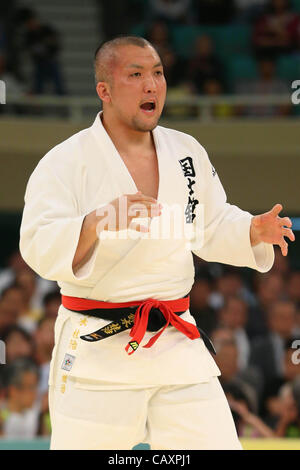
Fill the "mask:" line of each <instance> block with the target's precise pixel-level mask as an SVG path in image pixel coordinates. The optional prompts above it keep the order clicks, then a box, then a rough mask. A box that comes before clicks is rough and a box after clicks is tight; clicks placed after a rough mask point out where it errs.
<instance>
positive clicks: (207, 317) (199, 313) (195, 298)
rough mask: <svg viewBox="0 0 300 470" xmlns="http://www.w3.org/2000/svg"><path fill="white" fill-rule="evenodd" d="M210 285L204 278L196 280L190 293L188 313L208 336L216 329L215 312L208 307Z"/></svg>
mask: <svg viewBox="0 0 300 470" xmlns="http://www.w3.org/2000/svg"><path fill="white" fill-rule="evenodd" d="M211 289H212V287H211V283H210V281H209V280H208V279H207V278H206V277H202V278H196V279H195V282H194V285H193V288H192V290H191V293H190V312H191V314H192V315H193V317H194V318H195V320H196V323H197V325H198V326H199V327H200V328H202V329H203V330H204V331H205V333H207V334H208V335H210V333H211V332H212V330H214V329H215V328H216V325H217V317H216V311H215V310H214V309H213V308H212V307H211V306H210V305H209V297H210V294H211Z"/></svg>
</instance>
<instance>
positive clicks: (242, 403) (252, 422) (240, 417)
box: [224, 383, 274, 438]
mask: <svg viewBox="0 0 300 470" xmlns="http://www.w3.org/2000/svg"><path fill="white" fill-rule="evenodd" d="M224 392H225V395H226V398H227V400H228V403H229V406H230V409H231V412H232V416H233V419H234V423H235V426H236V429H237V433H238V436H239V437H251V438H255V437H274V432H273V430H272V429H271V428H270V427H269V426H267V425H266V424H265V423H264V422H263V421H262V420H261V419H260V418H259V417H258V416H257V415H256V414H255V413H254V412H253V410H252V406H251V402H250V400H249V398H248V397H247V394H246V393H244V392H243V390H242V388H241V387H239V386H238V385H237V384H234V383H233V384H229V385H225V387H224Z"/></svg>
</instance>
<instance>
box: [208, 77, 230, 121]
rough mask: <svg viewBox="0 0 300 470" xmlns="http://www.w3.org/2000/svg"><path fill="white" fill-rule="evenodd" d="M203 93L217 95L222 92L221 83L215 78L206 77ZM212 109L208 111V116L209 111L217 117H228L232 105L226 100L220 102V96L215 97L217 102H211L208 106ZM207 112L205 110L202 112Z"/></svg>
mask: <svg viewBox="0 0 300 470" xmlns="http://www.w3.org/2000/svg"><path fill="white" fill-rule="evenodd" d="M203 94H204V95H205V96H211V97H216V96H217V97H218V96H222V95H223V94H224V90H223V85H222V83H221V82H220V81H219V80H217V79H216V78H207V79H206V80H205V81H204V83H203ZM210 109H211V110H212V111H208V113H209V117H210V113H211V114H212V116H214V117H217V118H222V117H230V116H232V114H233V107H232V106H230V105H229V104H228V103H226V102H224V101H223V102H222V99H221V97H220V98H218V99H217V103H215V104H213V105H212V107H211V108H210ZM205 112H207V110H205V111H204V112H203V110H202V114H204V113H205Z"/></svg>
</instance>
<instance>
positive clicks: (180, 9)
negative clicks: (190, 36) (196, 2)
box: [149, 0, 191, 24]
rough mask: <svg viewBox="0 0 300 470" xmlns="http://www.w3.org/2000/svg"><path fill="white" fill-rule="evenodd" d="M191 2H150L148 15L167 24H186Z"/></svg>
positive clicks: (181, 0)
mask: <svg viewBox="0 0 300 470" xmlns="http://www.w3.org/2000/svg"><path fill="white" fill-rule="evenodd" d="M190 7H191V0H150V1H149V9H150V15H152V16H153V18H154V19H158V18H159V19H162V20H163V21H165V22H166V23H168V24H172V23H177V24H178V23H187V22H189V20H190V18H191V12H190Z"/></svg>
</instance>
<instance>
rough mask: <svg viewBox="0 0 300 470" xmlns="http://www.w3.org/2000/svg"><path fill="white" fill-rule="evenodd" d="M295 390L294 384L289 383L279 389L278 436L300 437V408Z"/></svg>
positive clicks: (276, 432) (276, 429)
mask: <svg viewBox="0 0 300 470" xmlns="http://www.w3.org/2000/svg"><path fill="white" fill-rule="evenodd" d="M293 391H294V390H293V385H292V384H289V383H288V384H285V385H283V386H282V387H281V389H280V391H279V407H278V415H277V418H278V420H277V424H276V427H275V435H276V437H293V438H299V437H300V409H299V404H297V401H296V400H295V395H294V393H293Z"/></svg>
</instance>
